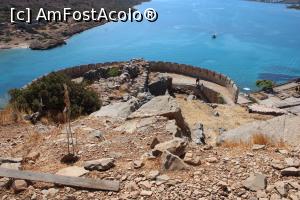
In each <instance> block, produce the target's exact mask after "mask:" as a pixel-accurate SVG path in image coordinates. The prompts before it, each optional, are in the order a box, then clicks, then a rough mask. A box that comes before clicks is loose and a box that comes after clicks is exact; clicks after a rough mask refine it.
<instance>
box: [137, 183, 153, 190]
mask: <svg viewBox="0 0 300 200" xmlns="http://www.w3.org/2000/svg"><path fill="white" fill-rule="evenodd" d="M139 186H140V187H141V188H142V189H144V190H149V189H151V186H152V184H151V183H150V182H149V181H141V182H139Z"/></svg>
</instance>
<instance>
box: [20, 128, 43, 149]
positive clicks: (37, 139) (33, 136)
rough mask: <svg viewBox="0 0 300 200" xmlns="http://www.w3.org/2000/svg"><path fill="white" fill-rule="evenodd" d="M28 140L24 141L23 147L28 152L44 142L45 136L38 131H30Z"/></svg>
mask: <svg viewBox="0 0 300 200" xmlns="http://www.w3.org/2000/svg"><path fill="white" fill-rule="evenodd" d="M29 134H30V135H29V137H28V140H27V141H26V142H25V143H24V147H23V149H24V150H26V152H27V154H28V153H29V152H30V151H31V150H32V149H33V148H34V147H36V146H37V145H38V144H42V140H43V137H42V135H41V134H39V133H37V132H32V133H29Z"/></svg>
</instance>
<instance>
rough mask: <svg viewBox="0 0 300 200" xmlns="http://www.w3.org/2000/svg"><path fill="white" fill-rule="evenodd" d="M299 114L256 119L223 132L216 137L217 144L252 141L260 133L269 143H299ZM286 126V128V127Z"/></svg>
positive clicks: (295, 144)
mask: <svg viewBox="0 0 300 200" xmlns="http://www.w3.org/2000/svg"><path fill="white" fill-rule="evenodd" d="M299 121H300V116H290V115H282V116H279V117H275V118H272V119H269V120H266V121H256V122H251V123H248V124H245V125H242V126H240V127H238V128H235V129H231V130H229V131H226V132H224V133H223V134H221V135H220V136H219V137H218V138H217V144H222V143H224V142H240V141H242V142H245V143H249V142H252V140H253V137H254V136H255V134H257V133H260V134H261V135H262V136H263V137H265V138H267V139H268V140H269V141H268V142H270V143H278V142H282V141H283V142H284V143H287V144H289V145H291V146H297V145H299V141H300V123H299ZM286 127H288V128H286Z"/></svg>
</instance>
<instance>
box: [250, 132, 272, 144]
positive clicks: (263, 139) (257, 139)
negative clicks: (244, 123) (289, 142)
mask: <svg viewBox="0 0 300 200" xmlns="http://www.w3.org/2000/svg"><path fill="white" fill-rule="evenodd" d="M252 144H260V145H268V144H271V142H270V139H269V138H268V137H267V136H265V135H263V134H261V133H257V134H254V135H253V136H252Z"/></svg>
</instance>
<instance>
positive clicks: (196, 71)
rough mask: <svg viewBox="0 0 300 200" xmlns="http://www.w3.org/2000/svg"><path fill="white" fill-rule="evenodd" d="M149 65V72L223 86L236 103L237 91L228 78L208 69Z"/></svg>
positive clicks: (151, 63)
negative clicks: (166, 73)
mask: <svg viewBox="0 0 300 200" xmlns="http://www.w3.org/2000/svg"><path fill="white" fill-rule="evenodd" d="M149 64H150V70H151V71H152V72H168V73H175V74H181V75H185V76H190V77H194V78H197V77H199V78H200V79H203V80H206V81H210V82H213V83H216V84H219V85H221V86H224V87H226V88H227V89H228V91H229V92H230V94H231V96H232V99H233V101H234V102H235V103H236V102H237V98H238V93H239V89H238V87H237V86H236V84H235V83H234V82H233V81H232V80H231V79H230V78H229V77H228V76H225V75H223V74H220V73H217V72H215V71H211V70H208V69H204V68H200V67H194V66H191V65H185V64H178V63H171V62H149ZM212 98H215V97H212Z"/></svg>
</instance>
